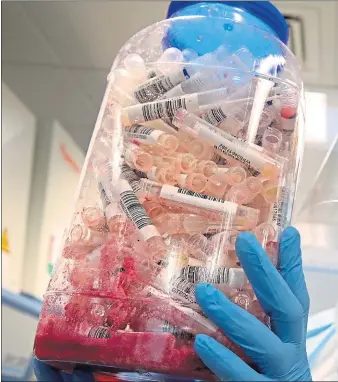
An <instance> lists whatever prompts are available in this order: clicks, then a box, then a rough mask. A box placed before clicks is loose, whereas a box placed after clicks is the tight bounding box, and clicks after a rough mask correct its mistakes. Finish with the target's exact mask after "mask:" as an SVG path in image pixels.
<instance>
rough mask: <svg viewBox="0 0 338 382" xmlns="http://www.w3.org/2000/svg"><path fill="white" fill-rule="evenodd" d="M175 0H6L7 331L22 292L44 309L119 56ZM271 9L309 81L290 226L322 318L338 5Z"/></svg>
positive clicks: (333, 199)
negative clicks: (300, 164) (281, 17)
mask: <svg viewBox="0 0 338 382" xmlns="http://www.w3.org/2000/svg"><path fill="white" fill-rule="evenodd" d="M168 5H169V2H168V1H114V2H97V1H88V2H68V1H62V2H59V1H46V2H42V1H39V2H31V1H22V2H20V1H7V2H2V110H3V113H2V161H3V166H2V170H3V178H2V182H3V186H2V191H3V196H2V206H3V209H2V280H3V288H4V289H3V296H5V297H6V296H7V297H6V298H7V300H6V299H5V300H6V301H9V302H8V304H7V305H8V306H7V307H5V308H4V309H7V310H5V313H6V314H4V316H3V328H5V325H9V326H10V325H13V323H14V322H16V323H18V322H20V320H21V318H20V317H21V316H20V314H21V315H22V314H23V313H22V312H19V311H17V308H16V306H17V305H15V303H13V299H15V298H17V297H18V296H21V297H22V298H24V299H25V300H24V302H22V301H23V300H20V301H21V302H20V301H19V300H18V302H17V304H21V303H24V304H27V309H31V317H34V314H35V313H34V312H38V311H39V300H40V299H41V298H42V295H43V293H44V291H45V289H46V287H47V284H48V280H49V277H50V274H51V271H52V268H53V263H54V261H55V257H56V256H57V254H58V251H59V249H60V244H61V238H62V235H63V230H64V222H65V220H66V219H69V218H70V213H71V211H72V204H73V200H74V194H75V191H76V187H77V183H78V181H79V177H80V170H81V166H82V164H83V161H84V158H85V155H86V150H87V147H88V144H89V141H90V137H91V134H92V131H93V127H94V124H95V120H96V117H97V114H98V110H99V107H100V104H101V100H102V97H103V94H104V89H105V86H106V77H107V74H108V73H109V70H110V67H111V65H112V63H113V60H114V57H115V56H116V54H117V52H118V50H119V48H120V47H121V46H122V45H123V44H124V43H125V41H126V40H127V39H128V38H129V37H131V36H132V35H134V34H135V32H137V31H138V30H140V29H142V28H144V27H146V26H147V25H150V24H152V23H154V22H156V21H158V20H161V19H164V18H165V17H166V12H167V9H168ZM275 5H276V6H277V7H278V8H279V9H280V11H281V12H282V13H283V14H284V16H285V18H286V20H287V22H288V24H289V27H290V48H291V49H292V51H293V52H294V53H295V54H296V56H297V58H298V60H299V62H300V63H301V65H302V69H303V79H304V82H305V90H306V102H307V108H306V131H305V152H304V160H303V168H302V171H301V176H300V183H299V188H298V193H297V198H296V204H295V209H294V216H293V225H295V226H296V227H297V228H298V229H299V230H300V232H301V235H302V242H303V261H304V266H305V272H306V279H307V283H308V288H309V291H310V296H311V313H312V314H316V313H321V312H323V311H328V310H330V311H331V310H332V309H333V308H334V307H335V305H336V304H337V301H338V235H337V232H338V171H337V166H338V143H337V139H338V138H337V137H338V135H337V132H338V65H337V61H338V25H337V19H338V2H334V1H320V2H319V1H318V2H310V1H309V2H304V1H280V2H275ZM6 293H8V295H7V294H6ZM20 294H21V295H20ZM23 294H26V295H25V296H23ZM27 295H29V297H27ZM13 296H14V297H13ZM11 301H12V302H11ZM28 321H29V320H28ZM28 321H27V322H28ZM27 325H28V326H27V328H29V330H28V329H27V330H22V333H21V332H16V336H17V338H19V337H20V336H22V338H23V339H25V338H26V341H24V340H22V341H23V343H24V345H22V346H21V347H20V349H19V350H18V348H17V347H15V346H14V345H13V341H12V334H11V333H8V334H7V335H8V338H7V337H6V333H4V336H5V337H4V355H3V360H5V364H6V365H7V366H8V368H9V369H8V370H9V372H12V373H14V374H15V373H17V375H19V374H20V373H22V372H23V368H24V367H25V366H27V365H26V364H27V362H28V361H27V359H28V358H27V357H28V356H29V354H30V352H31V348H32V338H33V335H34V330H35V325H36V319H35V318H34V319H33V318H32V321H31V322H28V324H27ZM21 326H22V325H21ZM25 329H26V328H25ZM28 332H29V333H28ZM32 333H33V334H32ZM27 354H28V355H27ZM4 357H5V358H4ZM6 357H7V358H6ZM18 365H19V366H18ZM15 368H16V369H15Z"/></svg>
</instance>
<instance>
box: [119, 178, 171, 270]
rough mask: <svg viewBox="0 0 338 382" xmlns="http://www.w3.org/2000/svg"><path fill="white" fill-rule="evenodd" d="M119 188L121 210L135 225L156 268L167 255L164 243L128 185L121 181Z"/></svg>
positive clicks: (123, 180)
mask: <svg viewBox="0 0 338 382" xmlns="http://www.w3.org/2000/svg"><path fill="white" fill-rule="evenodd" d="M119 186H120V187H119V189H120V191H119V193H120V203H121V207H122V210H123V211H124V213H125V214H126V215H127V217H128V218H129V219H130V220H131V221H132V222H133V223H134V224H135V225H136V227H137V229H138V231H139V233H140V235H141V236H142V238H143V240H144V241H145V242H147V244H148V247H149V250H150V252H151V256H152V259H153V264H151V265H153V266H156V264H157V263H158V262H159V261H161V260H163V259H164V258H165V256H166V253H167V251H166V246H165V244H164V241H163V239H162V237H161V235H160V233H159V232H158V230H157V229H156V227H155V226H154V225H153V223H152V221H151V220H150V219H149V217H148V216H147V213H146V211H145V210H144V208H143V207H142V205H141V204H140V202H139V200H138V199H137V196H136V194H135V192H134V191H133V189H132V188H131V186H130V185H129V183H128V182H127V181H126V180H125V179H121V180H120V185H119Z"/></svg>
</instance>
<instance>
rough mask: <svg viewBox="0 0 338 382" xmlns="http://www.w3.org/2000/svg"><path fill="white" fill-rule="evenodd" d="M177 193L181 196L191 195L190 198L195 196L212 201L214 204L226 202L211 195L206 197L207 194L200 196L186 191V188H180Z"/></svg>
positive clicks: (197, 193)
mask: <svg viewBox="0 0 338 382" xmlns="http://www.w3.org/2000/svg"><path fill="white" fill-rule="evenodd" d="M177 192H178V193H179V194H183V195H190V196H194V197H196V198H201V199H206V200H212V201H213V202H220V203H224V202H225V200H223V199H219V198H216V197H215V196H209V195H205V194H200V193H199V192H195V191H190V190H186V189H185V188H179V189H178V191H177Z"/></svg>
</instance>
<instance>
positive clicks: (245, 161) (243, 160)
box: [214, 144, 260, 176]
mask: <svg viewBox="0 0 338 382" xmlns="http://www.w3.org/2000/svg"><path fill="white" fill-rule="evenodd" d="M214 148H215V149H216V150H219V151H221V152H222V153H223V154H225V155H228V156H229V157H231V158H233V159H236V160H238V161H239V162H241V163H242V164H244V166H245V168H246V170H247V171H248V172H249V173H250V174H251V175H252V176H258V175H260V172H259V171H257V170H256V169H254V168H253V167H252V165H251V162H250V160H249V159H247V158H245V157H243V156H242V155H240V154H238V153H237V152H235V151H234V150H232V149H231V148H229V147H227V146H225V145H223V144H220V145H215V146H214Z"/></svg>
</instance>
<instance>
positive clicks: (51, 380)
mask: <svg viewBox="0 0 338 382" xmlns="http://www.w3.org/2000/svg"><path fill="white" fill-rule="evenodd" d="M33 368H34V373H35V376H36V379H37V380H38V381H39V382H95V380H94V377H93V375H92V374H91V372H90V371H87V370H85V369H74V371H73V373H72V374H68V373H64V372H63V371H60V370H58V369H55V368H54V367H52V366H49V365H47V364H46V363H45V362H43V361H39V360H38V359H36V358H34V359H33Z"/></svg>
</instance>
